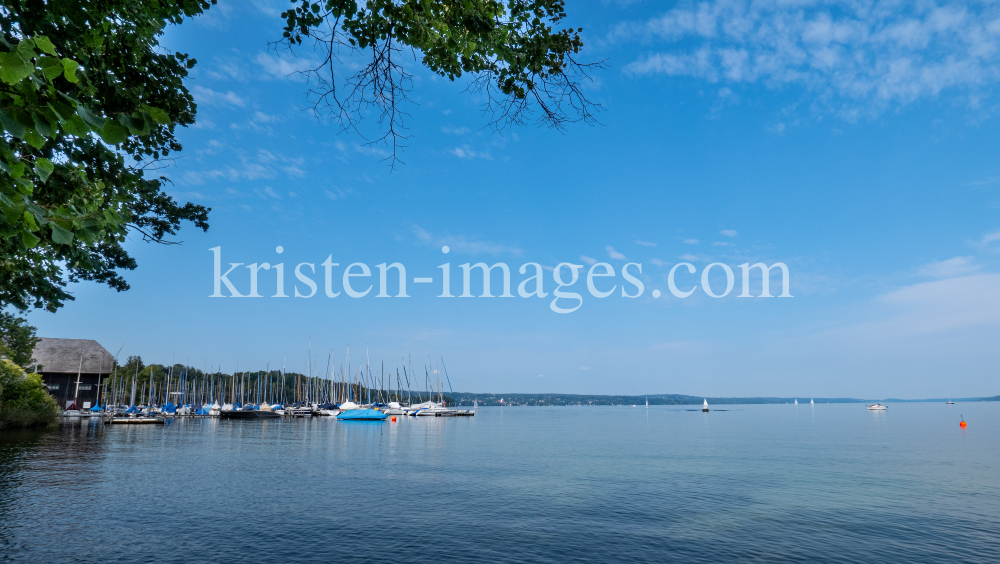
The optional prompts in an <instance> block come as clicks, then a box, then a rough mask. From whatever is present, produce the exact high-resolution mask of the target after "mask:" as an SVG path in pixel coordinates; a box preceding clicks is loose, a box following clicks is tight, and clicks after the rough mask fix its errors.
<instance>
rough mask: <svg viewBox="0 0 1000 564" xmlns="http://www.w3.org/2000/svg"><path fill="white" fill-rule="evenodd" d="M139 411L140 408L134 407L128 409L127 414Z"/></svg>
mask: <svg viewBox="0 0 1000 564" xmlns="http://www.w3.org/2000/svg"><path fill="white" fill-rule="evenodd" d="M137 411H139V408H137V407H136V406H134V405H133V406H132V407H130V408H128V409H126V410H125V413H135V412H137Z"/></svg>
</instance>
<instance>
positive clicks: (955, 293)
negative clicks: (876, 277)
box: [880, 274, 1000, 334]
mask: <svg viewBox="0 0 1000 564" xmlns="http://www.w3.org/2000/svg"><path fill="white" fill-rule="evenodd" d="M997 288H1000V274H978V275H973V276H963V277H959V278H948V279H946V280H936V281H934V282H924V283H921V284H915V285H913V286H908V287H905V288H902V289H900V290H896V291H894V292H890V293H888V294H885V295H883V296H881V298H880V301H882V302H883V303H886V304H889V305H892V306H897V307H899V308H900V309H902V310H903V311H902V312H901V313H899V314H897V315H895V316H893V317H891V318H889V319H888V320H886V321H885V322H883V323H882V324H880V325H884V326H886V327H891V331H892V333H894V334H921V333H937V332H941V331H946V330H950V329H957V328H962V327H969V326H975V325H983V324H994V323H1000V292H997Z"/></svg>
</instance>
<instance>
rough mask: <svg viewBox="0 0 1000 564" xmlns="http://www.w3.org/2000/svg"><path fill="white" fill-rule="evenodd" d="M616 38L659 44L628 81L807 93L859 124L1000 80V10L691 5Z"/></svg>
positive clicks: (718, 0) (732, 0)
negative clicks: (791, 88) (860, 118)
mask: <svg viewBox="0 0 1000 564" xmlns="http://www.w3.org/2000/svg"><path fill="white" fill-rule="evenodd" d="M609 39H610V40H611V41H628V40H638V41H643V42H656V43H658V47H659V48H658V49H657V50H656V51H653V52H649V53H648V54H646V55H644V56H643V57H641V58H639V59H638V60H635V61H633V62H632V63H630V64H629V65H627V66H626V72H627V73H630V74H633V75H647V74H666V75H670V76H689V77H695V78H699V79H702V80H705V81H707V82H710V83H725V84H728V85H730V86H734V85H738V84H756V83H760V84H763V85H766V86H768V87H772V88H780V87H783V86H788V85H796V86H801V87H804V88H805V89H807V90H808V91H810V92H813V93H815V94H816V95H817V100H818V101H820V102H822V103H823V104H824V105H826V106H828V107H830V108H834V111H837V112H839V113H841V114H842V115H843V116H845V117H847V118H849V119H850V117H851V116H852V115H854V116H856V115H857V114H858V113H859V112H869V113H871V112H878V111H882V110H885V109H887V108H891V107H894V106H898V105H901V104H906V103H911V102H914V101H917V100H920V99H926V98H934V97H938V96H939V95H941V94H942V93H956V94H958V95H960V96H963V97H965V99H967V100H968V103H970V104H971V105H974V104H976V103H977V102H976V100H977V99H981V98H983V97H985V96H988V95H989V94H990V92H991V90H992V89H993V87H994V86H995V85H996V84H997V83H998V82H1000V5H997V4H995V3H969V2H961V1H955V0H952V1H949V0H944V1H943V2H876V1H874V0H856V1H853V2H838V1H832V0H826V1H824V0H819V1H816V2H798V1H791V2H773V1H772V2H759V1H758V2H754V1H750V0H708V1H704V2H698V3H693V2H692V3H687V2H685V3H681V4H680V5H679V6H677V7H675V8H672V9H670V10H668V11H667V12H666V13H664V14H662V15H661V16H658V17H655V18H653V19H651V20H648V21H646V22H630V23H624V24H620V25H619V26H617V27H616V28H615V29H614V30H613V31H612V33H611V34H610V36H609Z"/></svg>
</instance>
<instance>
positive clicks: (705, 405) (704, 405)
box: [701, 400, 708, 411]
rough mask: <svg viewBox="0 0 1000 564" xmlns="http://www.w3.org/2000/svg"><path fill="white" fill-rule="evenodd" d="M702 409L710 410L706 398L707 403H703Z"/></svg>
mask: <svg viewBox="0 0 1000 564" xmlns="http://www.w3.org/2000/svg"><path fill="white" fill-rule="evenodd" d="M701 410H702V411H708V400H705V403H703V404H702V405H701Z"/></svg>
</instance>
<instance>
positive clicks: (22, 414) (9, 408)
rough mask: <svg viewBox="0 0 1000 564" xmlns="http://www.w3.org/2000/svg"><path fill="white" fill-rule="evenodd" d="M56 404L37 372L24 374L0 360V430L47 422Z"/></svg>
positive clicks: (53, 417) (54, 413) (56, 411)
mask: <svg viewBox="0 0 1000 564" xmlns="http://www.w3.org/2000/svg"><path fill="white" fill-rule="evenodd" d="M58 416H59V406H58V405H57V404H56V400H55V398H53V397H52V396H51V395H50V394H49V392H48V391H47V390H46V389H45V386H43V385H42V377H41V375H39V374H25V373H24V370H22V369H21V368H20V367H19V366H18V365H16V364H14V363H13V362H11V361H9V360H0V429H4V428H12V427H34V426H38V425H48V424H49V423H52V422H53V421H55V420H56V417H58Z"/></svg>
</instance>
